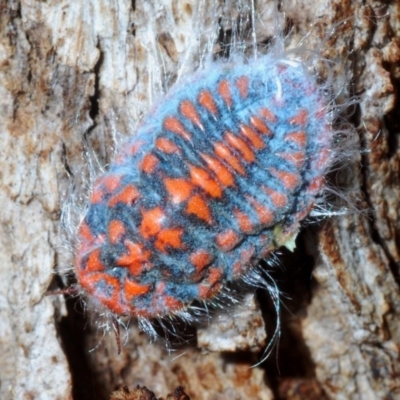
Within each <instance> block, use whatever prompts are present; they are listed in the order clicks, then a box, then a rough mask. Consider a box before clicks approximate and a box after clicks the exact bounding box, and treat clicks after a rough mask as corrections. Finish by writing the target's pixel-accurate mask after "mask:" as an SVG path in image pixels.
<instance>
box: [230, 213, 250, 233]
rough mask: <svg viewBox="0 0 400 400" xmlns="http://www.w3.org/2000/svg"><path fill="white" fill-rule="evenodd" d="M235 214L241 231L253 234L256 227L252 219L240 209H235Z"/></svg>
mask: <svg viewBox="0 0 400 400" xmlns="http://www.w3.org/2000/svg"><path fill="white" fill-rule="evenodd" d="M233 213H234V215H235V218H236V221H237V223H238V225H239V228H240V230H241V231H243V232H245V233H251V232H252V231H253V229H254V226H253V223H252V222H251V219H250V217H249V216H248V215H247V214H246V213H244V212H243V211H240V210H238V209H235V210H234V211H233Z"/></svg>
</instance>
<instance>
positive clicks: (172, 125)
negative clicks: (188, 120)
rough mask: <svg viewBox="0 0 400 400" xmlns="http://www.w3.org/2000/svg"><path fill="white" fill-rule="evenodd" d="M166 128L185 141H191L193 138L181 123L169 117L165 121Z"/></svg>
mask: <svg viewBox="0 0 400 400" xmlns="http://www.w3.org/2000/svg"><path fill="white" fill-rule="evenodd" d="M164 128H165V129H167V130H169V131H171V132H174V133H176V134H178V135H179V136H181V137H183V138H184V139H186V140H188V141H191V140H192V137H191V135H190V133H189V132H188V131H187V130H186V129H185V128H184V127H183V125H182V124H181V122H180V121H179V120H178V119H176V118H174V117H167V118H165V120H164Z"/></svg>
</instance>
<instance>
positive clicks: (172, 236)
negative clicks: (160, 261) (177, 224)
mask: <svg viewBox="0 0 400 400" xmlns="http://www.w3.org/2000/svg"><path fill="white" fill-rule="evenodd" d="M182 234H183V229H180V228H171V229H164V230H162V231H161V232H160V233H159V234H158V235H157V240H156V243H155V246H156V248H157V249H158V250H160V251H162V252H164V253H165V251H166V247H167V246H169V247H172V248H174V249H182V248H183V243H182V239H181V236H182Z"/></svg>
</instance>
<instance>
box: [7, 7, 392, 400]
mask: <svg viewBox="0 0 400 400" xmlns="http://www.w3.org/2000/svg"><path fill="white" fill-rule="evenodd" d="M272 6H273V2H271V1H263V0H259V1H257V2H256V3H255V13H254V16H255V19H254V20H252V18H251V12H252V3H251V2H250V0H249V1H246V0H242V1H239V0H238V1H236V2H235V1H231V2H225V3H224V4H223V2H222V1H221V2H218V0H215V1H212V0H199V1H195V0H186V1H174V0H157V1H148V2H145V1H137V2H134V1H133V2H130V1H124V0H114V1H109V0H85V1H83V0H77V1H73V2H71V1H63V0H51V1H46V2H43V1H41V2H39V1H32V0H26V1H22V0H21V1H18V0H0V135H1V138H2V146H1V149H0V165H1V182H0V184H1V191H0V204H1V205H2V209H1V213H0V217H1V229H0V321H1V323H0V365H1V368H0V380H1V382H0V385H1V386H0V397H1V398H2V399H31V398H32V399H33V398H34V399H68V398H74V399H92V398H104V399H105V398H108V395H109V393H110V392H111V391H112V390H115V389H117V388H119V387H122V386H123V385H128V386H130V387H133V386H135V385H137V384H140V385H146V386H147V387H148V388H149V389H151V390H152V391H154V392H155V393H156V394H157V395H158V396H160V395H166V393H168V392H171V391H172V390H173V389H174V388H175V387H177V386H179V385H182V386H184V388H185V392H186V393H187V394H188V395H189V396H191V398H192V399H250V398H251V399H272V398H290V399H312V398H315V399H321V398H332V399H383V398H387V399H389V398H393V399H394V398H398V397H400V375H399V373H400V366H399V362H398V359H399V344H400V322H399V321H400V318H399V317H400V292H399V267H400V221H399V220H400V216H399V215H400V214H399V212H398V210H399V206H398V199H399V198H400V185H399V183H400V176H399V175H400V149H399V123H398V121H399V118H400V115H399V109H400V103H399V98H398V95H397V93H398V90H399V78H400V64H399V63H400V3H399V2H398V1H395V0H392V1H388V2H379V1H373V0H365V1H362V0H352V1H350V2H349V1H345V0H342V1H341V0H336V1H329V0H314V1H308V0H302V1H289V0H287V1H286V0H285V1H283V2H282V5H281V11H284V12H285V13H286V22H285V23H284V24H283V25H284V26H286V28H288V29H287V31H288V32H289V31H290V33H289V36H288V46H291V45H293V44H294V43H296V41H298V40H300V39H301V38H302V37H304V36H305V35H307V46H308V47H309V48H311V49H315V50H317V51H318V52H320V54H321V55H322V56H324V57H326V59H329V60H333V61H334V63H333V64H332V70H333V71H334V72H335V73H336V74H338V76H342V77H344V78H345V79H344V80H343V82H346V83H347V84H346V85H345V86H343V87H342V89H344V90H348V91H349V92H350V93H351V94H352V95H355V96H356V97H357V98H358V100H359V101H358V102H357V104H356V105H354V106H353V107H351V112H350V113H349V114H348V115H347V119H348V120H349V121H350V123H351V124H353V125H354V127H355V128H356V131H355V136H356V138H357V140H358V139H359V148H360V149H361V152H357V146H354V149H353V150H354V151H353V156H352V157H351V158H352V162H350V161H349V162H348V163H347V164H348V165H347V166H346V167H345V168H342V169H341V170H339V171H337V172H336V173H335V174H333V177H332V178H333V180H334V181H335V182H336V184H337V185H340V186H342V187H344V192H345V193H346V196H347V197H348V198H352V199H354V200H352V201H354V202H355V203H357V206H358V208H359V209H360V210H362V212H361V213H360V212H359V213H356V212H350V213H348V215H344V216H342V217H336V218H330V219H327V220H325V221H323V222H322V223H320V224H319V226H318V227H317V226H312V227H309V228H307V229H306V231H305V232H304V233H302V234H301V235H300V237H299V239H298V249H297V250H296V252H295V253H294V255H290V254H286V256H284V257H283V259H282V263H283V264H284V265H285V270H284V272H283V273H281V275H279V276H277V278H279V281H280V283H281V284H282V285H283V286H282V287H283V290H284V291H285V293H286V294H287V295H288V297H290V298H292V300H290V299H286V300H285V305H286V306H287V307H288V309H289V311H290V312H287V311H285V310H284V311H283V316H282V318H283V329H282V340H281V346H280V350H279V353H278V355H277V357H275V356H272V357H271V358H270V359H269V361H268V362H267V363H266V364H264V365H263V366H261V367H256V368H253V369H249V366H250V365H252V364H254V363H255V362H256V361H257V360H258V357H259V356H260V355H259V354H258V355H257V354H252V353H250V352H248V353H243V352H241V353H238V354H235V353H233V354H231V355H230V356H226V355H225V356H223V355H221V354H219V353H210V354H208V355H204V354H202V353H201V352H199V351H198V350H196V349H195V347H194V346H193V345H192V346H189V347H188V348H186V349H184V350H182V349H181V350H178V351H177V352H176V355H181V356H180V357H177V358H174V353H172V354H171V355H168V353H166V352H165V351H164V350H163V347H162V346H161V345H158V344H149V342H148V339H147V337H145V336H144V335H142V334H140V333H139V331H138V329H137V328H136V327H135V324H134V323H133V324H132V328H131V329H130V330H129V340H128V341H127V343H126V344H125V345H124V347H123V352H122V354H121V355H120V356H117V354H116V350H115V343H114V338H113V336H112V335H106V337H105V338H104V340H103V341H102V342H101V344H100V345H99V346H98V348H97V349H96V350H95V351H93V352H91V353H89V350H90V349H91V348H93V347H95V346H96V345H97V344H98V343H99V341H100V339H101V332H100V333H99V331H98V330H97V329H96V328H95V324H93V323H89V324H87V325H85V321H84V319H83V317H82V316H81V315H80V314H79V310H80V307H79V303H77V302H76V301H74V300H72V301H68V302H67V307H66V306H65V303H64V300H63V299H62V298H58V297H45V296H44V293H45V292H46V291H47V290H48V288H49V286H50V284H51V282H52V281H53V283H54V281H55V280H56V279H55V275H54V268H55V267H56V266H60V267H64V268H68V266H70V265H71V261H72V252H71V250H70V247H71V246H70V244H69V243H70V238H69V239H68V238H67V239H66V238H65V237H66V236H67V237H68V235H65V234H64V235H63V234H62V229H60V226H61V224H60V210H61V207H62V206H63V205H64V204H65V203H66V202H68V201H70V200H69V199H70V198H71V196H70V195H68V193H67V192H69V191H70V190H69V189H70V187H71V182H73V183H74V184H75V186H76V187H77V188H78V189H76V190H75V192H74V193H75V195H76V197H79V196H80V195H81V192H79V190H82V186H84V184H83V185H82V183H81V182H82V181H83V182H84V181H85V180H87V176H88V173H89V172H90V170H91V169H96V168H95V162H94V157H93V155H89V156H87V154H88V151H85V149H89V150H90V151H89V153H90V154H92V153H93V154H95V155H96V157H97V159H98V160H99V161H100V164H101V165H104V164H105V163H106V162H107V161H108V160H109V159H110V157H111V156H112V153H113V149H114V147H115V144H116V143H117V142H118V141H119V140H120V139H121V138H122V137H124V136H126V135H130V134H132V133H133V132H134V127H135V124H136V123H137V122H138V120H139V119H140V116H141V115H143V113H145V112H146V110H148V109H149V107H150V105H151V104H153V103H155V102H156V101H157V98H158V97H159V96H160V93H162V92H163V91H165V89H166V88H167V87H168V86H169V85H170V83H171V82H173V81H174V80H176V79H179V77H180V76H181V75H184V74H186V73H188V72H190V71H193V70H194V69H195V68H196V66H197V64H198V62H199V60H203V61H204V58H202V57H201V56H202V55H206V54H209V52H210V48H207V44H210V43H213V42H214V40H213V36H212V35H214V34H215V32H217V31H216V28H217V24H218V16H219V15H222V14H223V15H225V16H226V17H225V18H223V19H222V20H221V26H222V31H225V33H229V29H230V28H231V26H232V21H233V22H235V21H236V22H238V21H240V20H241V21H242V22H243V24H244V25H245V27H247V28H246V29H247V30H248V37H249V40H251V38H252V33H255V34H256V37H257V40H258V41H259V42H264V43H266V42H267V41H268V39H269V38H270V37H271V35H272V33H273V32H274V25H273V20H274V18H275V16H276V15H275V16H274V13H273V11H272V9H273V8H272ZM289 27H291V30H290V29H289ZM223 37H224V35H220V39H221V38H223ZM215 39H217V37H215ZM216 50H218V45H216V46H215V47H214V51H216ZM220 53H221V54H222V53H223V52H220ZM321 68H322V70H323V63H322V66H321ZM343 82H342V85H343ZM338 88H340V83H339V84H337V85H336V90H337V89H338ZM396 90H397V92H396ZM357 140H356V141H357ZM85 143H86V144H85ZM90 167H93V168H90ZM72 175H73V176H74V178H71V176H72ZM79 188H81V189H79ZM60 230H61V233H60ZM311 267H313V272H312V276H313V277H312V279H310V271H311ZM278 270H280V269H279V268H278ZM307 274H309V275H307ZM58 283H60V280H59V281H58ZM260 300H262V301H261V303H262V304H264V301H263V300H265V297H263V296H262V295H261V297H260ZM262 312H263V313H264V315H265V316H266V318H265V319H266V321H267V326H268V329H269V332H271V330H270V329H271V328H270V327H269V325H270V324H269V322H268V320H269V319H271V320H273V319H274V317H273V315H272V316H271V317H270V318H268V307H264V306H263V307H262ZM231 314H232V315H234V314H235V313H234V311H231ZM212 332H213V333H212V334H217V333H214V331H212ZM256 347H257V346H256ZM237 348H238V347H237ZM239 348H240V347H239ZM277 364H279V366H280V373H279V372H278V371H277Z"/></svg>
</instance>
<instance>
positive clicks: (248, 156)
mask: <svg viewBox="0 0 400 400" xmlns="http://www.w3.org/2000/svg"><path fill="white" fill-rule="evenodd" d="M224 138H225V140H226V141H227V142H228V143H229V144H230V145H231V146H232V147H234V148H235V149H236V150H237V151H238V152H239V153H241V154H242V156H243V158H244V160H245V161H247V162H249V163H250V162H253V161H254V160H255V159H256V156H255V154H254V153H253V151H252V150H251V148H250V147H249V146H248V145H247V144H246V142H245V141H244V140H242V139H240V137H238V136H235V135H234V134H233V133H231V132H226V133H225V134H224Z"/></svg>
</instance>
